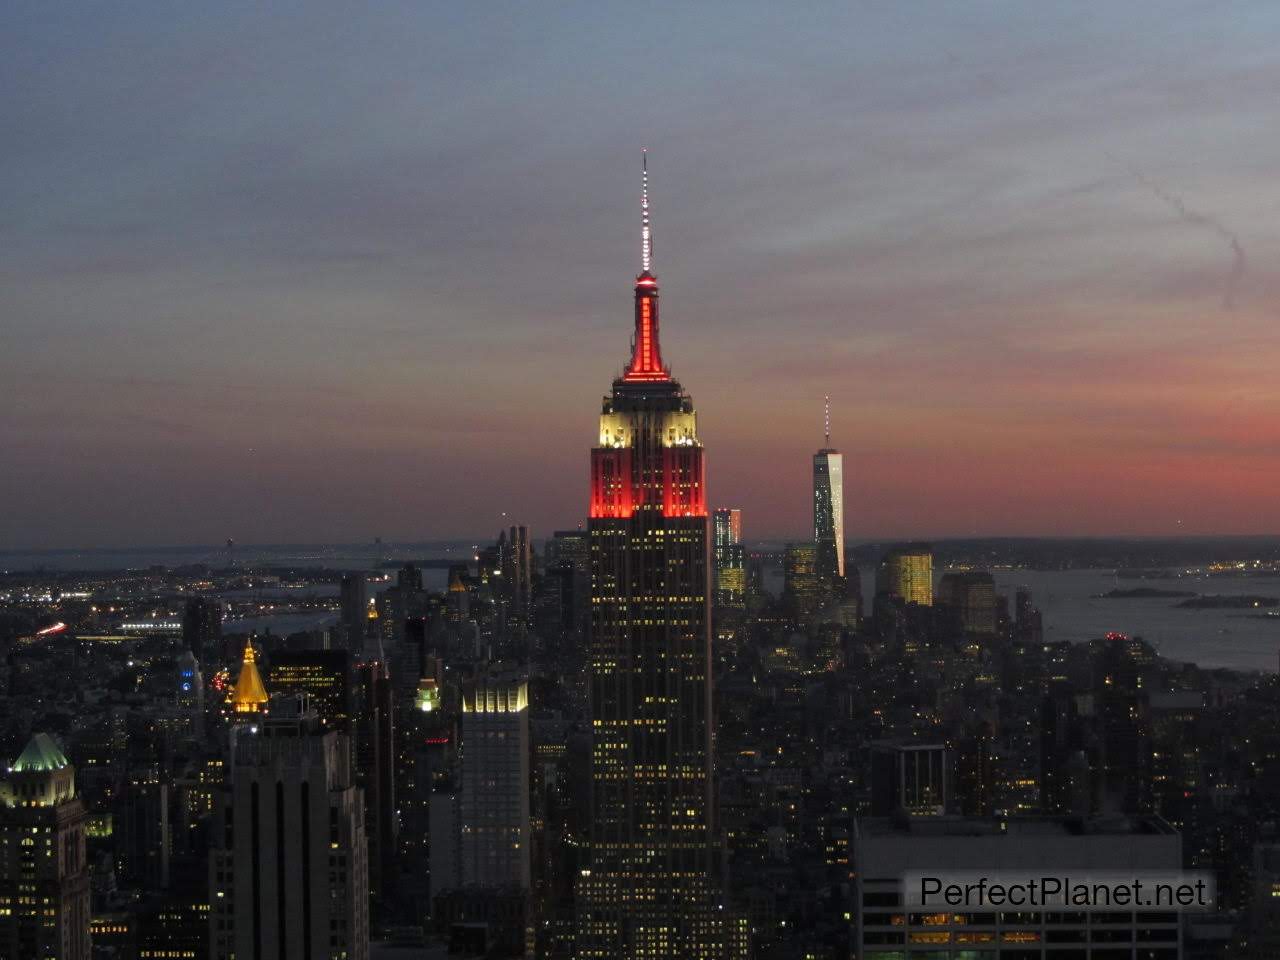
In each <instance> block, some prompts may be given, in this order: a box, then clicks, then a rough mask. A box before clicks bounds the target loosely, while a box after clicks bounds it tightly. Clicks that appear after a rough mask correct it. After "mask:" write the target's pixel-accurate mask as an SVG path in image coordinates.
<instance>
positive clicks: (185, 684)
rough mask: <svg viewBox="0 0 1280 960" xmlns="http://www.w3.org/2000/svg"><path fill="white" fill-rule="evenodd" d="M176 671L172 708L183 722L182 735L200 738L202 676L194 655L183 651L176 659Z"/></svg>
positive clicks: (202, 722) (202, 728)
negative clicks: (175, 708)
mask: <svg viewBox="0 0 1280 960" xmlns="http://www.w3.org/2000/svg"><path fill="white" fill-rule="evenodd" d="M177 671H178V684H177V689H176V690H175V691H174V706H175V707H177V710H178V716H179V718H180V719H181V720H182V722H183V726H184V730H183V735H184V736H187V737H200V736H202V735H203V733H204V675H203V674H202V673H201V672H200V663H199V662H198V661H197V660H196V656H195V654H194V653H192V652H191V651H190V650H184V651H183V653H182V655H181V656H180V657H178V663H177Z"/></svg>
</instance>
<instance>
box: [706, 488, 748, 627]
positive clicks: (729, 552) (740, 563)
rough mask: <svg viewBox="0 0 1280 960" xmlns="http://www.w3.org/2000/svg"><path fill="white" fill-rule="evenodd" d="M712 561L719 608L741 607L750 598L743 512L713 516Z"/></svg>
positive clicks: (721, 512) (733, 510)
mask: <svg viewBox="0 0 1280 960" xmlns="http://www.w3.org/2000/svg"><path fill="white" fill-rule="evenodd" d="M711 559H712V562H713V565H714V568H715V601H716V606H717V607H718V608H721V609H723V608H726V607H741V606H742V605H743V604H744V603H745V601H746V595H747V569H746V568H747V557H746V551H745V549H744V548H743V546H742V511H741V510H739V509H737V508H732V507H731V508H724V509H720V510H716V511H714V512H713V513H712V514H711Z"/></svg>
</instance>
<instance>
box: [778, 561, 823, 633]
mask: <svg viewBox="0 0 1280 960" xmlns="http://www.w3.org/2000/svg"><path fill="white" fill-rule="evenodd" d="M782 575H783V588H782V591H783V596H784V598H785V600H786V606H787V610H788V612H789V613H790V614H791V616H793V617H794V618H795V619H796V620H800V621H803V620H808V619H809V618H810V617H811V616H813V614H814V612H815V611H816V610H817V609H818V607H819V606H821V605H822V592H823V583H822V578H821V577H820V576H819V575H818V548H817V547H816V546H815V545H814V544H812V543H789V544H787V551H786V554H785V555H784V556H783V561H782Z"/></svg>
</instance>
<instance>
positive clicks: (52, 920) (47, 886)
mask: <svg viewBox="0 0 1280 960" xmlns="http://www.w3.org/2000/svg"><path fill="white" fill-rule="evenodd" d="M89 954H90V944H89V869H88V864H87V862H86V859H85V810H84V804H83V803H82V802H81V800H80V799H79V798H78V797H77V796H76V773H75V767H73V766H72V765H71V764H70V763H69V762H68V761H67V758H66V756H64V755H63V753H62V751H61V750H60V749H59V748H58V745H57V744H56V743H54V742H53V739H52V738H51V737H50V736H49V735H48V734H45V733H37V734H36V735H35V736H33V737H32V738H31V740H30V742H29V743H28V744H27V746H26V748H25V749H24V750H23V751H22V753H21V755H19V757H18V759H17V760H15V761H14V762H13V765H12V766H11V767H9V770H8V776H7V777H6V778H5V780H4V781H3V783H2V784H0V958H2V960H35V958H38V960H89Z"/></svg>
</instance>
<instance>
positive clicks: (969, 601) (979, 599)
mask: <svg viewBox="0 0 1280 960" xmlns="http://www.w3.org/2000/svg"><path fill="white" fill-rule="evenodd" d="M937 603H938V605H939V606H941V607H945V608H946V609H947V610H949V611H950V612H951V614H952V616H953V617H954V618H955V622H956V623H957V625H958V626H959V627H960V629H961V630H963V631H964V632H965V633H968V634H974V635H977V636H983V637H992V636H995V634H996V582H995V578H993V577H992V576H991V574H989V573H985V572H983V571H980V570H966V571H963V572H960V573H944V574H943V575H942V579H941V580H939V581H938V597H937Z"/></svg>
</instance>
